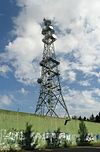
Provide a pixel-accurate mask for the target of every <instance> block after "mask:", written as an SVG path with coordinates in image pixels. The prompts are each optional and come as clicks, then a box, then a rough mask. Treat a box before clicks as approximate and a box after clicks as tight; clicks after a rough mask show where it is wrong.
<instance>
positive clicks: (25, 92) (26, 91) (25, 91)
mask: <svg viewBox="0 0 100 152" xmlns="http://www.w3.org/2000/svg"><path fill="white" fill-rule="evenodd" d="M19 92H20V93H22V94H23V95H27V94H28V93H29V91H28V90H26V89H25V88H21V89H20V90H19Z"/></svg>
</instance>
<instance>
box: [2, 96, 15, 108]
mask: <svg viewBox="0 0 100 152" xmlns="http://www.w3.org/2000/svg"><path fill="white" fill-rule="evenodd" d="M12 103H13V96H12V95H0V108H5V107H7V106H9V105H11V104H12Z"/></svg>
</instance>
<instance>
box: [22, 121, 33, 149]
mask: <svg viewBox="0 0 100 152" xmlns="http://www.w3.org/2000/svg"><path fill="white" fill-rule="evenodd" d="M33 140H34V136H33V135H32V125H30V124H28V123H26V129H25V131H24V132H23V140H22V141H21V142H20V145H21V147H22V148H23V149H27V150H30V149H33V148H34V145H32V143H33Z"/></svg>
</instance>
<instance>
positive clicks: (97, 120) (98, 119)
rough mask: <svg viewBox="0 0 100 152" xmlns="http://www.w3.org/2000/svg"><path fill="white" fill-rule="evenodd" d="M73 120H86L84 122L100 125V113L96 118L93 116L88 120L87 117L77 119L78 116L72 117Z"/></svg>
mask: <svg viewBox="0 0 100 152" xmlns="http://www.w3.org/2000/svg"><path fill="white" fill-rule="evenodd" d="M72 119H75V120H84V121H91V122H98V123H100V112H99V113H98V114H97V115H96V116H94V115H93V114H92V115H91V116H90V117H89V118H87V117H85V116H84V117H81V116H79V117H77V116H73V117H72Z"/></svg>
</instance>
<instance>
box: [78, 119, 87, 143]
mask: <svg viewBox="0 0 100 152" xmlns="http://www.w3.org/2000/svg"><path fill="white" fill-rule="evenodd" d="M78 133H79V135H80V136H79V138H80V143H83V142H85V138H86V136H87V134H88V130H87V128H86V126H85V123H84V121H83V120H81V122H80V123H79V130H78Z"/></svg>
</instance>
